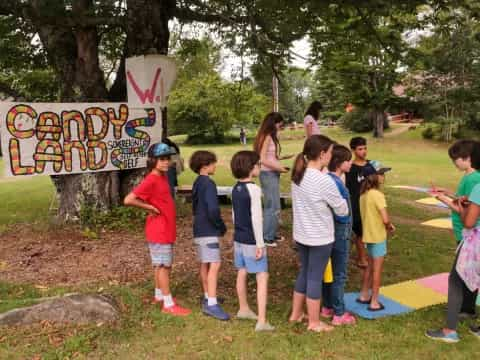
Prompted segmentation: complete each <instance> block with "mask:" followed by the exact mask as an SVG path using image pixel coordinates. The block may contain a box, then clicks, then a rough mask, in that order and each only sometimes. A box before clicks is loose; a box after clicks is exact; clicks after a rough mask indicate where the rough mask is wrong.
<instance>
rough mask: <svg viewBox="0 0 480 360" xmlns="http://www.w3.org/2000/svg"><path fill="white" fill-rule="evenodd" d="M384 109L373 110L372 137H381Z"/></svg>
mask: <svg viewBox="0 0 480 360" xmlns="http://www.w3.org/2000/svg"><path fill="white" fill-rule="evenodd" d="M384 124H385V111H383V110H379V109H376V110H374V112H373V137H377V138H383V127H384Z"/></svg>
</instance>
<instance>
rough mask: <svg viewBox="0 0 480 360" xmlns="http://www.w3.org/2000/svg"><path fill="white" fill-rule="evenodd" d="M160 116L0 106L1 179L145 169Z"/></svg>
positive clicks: (114, 106) (141, 111) (98, 108)
mask: <svg viewBox="0 0 480 360" xmlns="http://www.w3.org/2000/svg"><path fill="white" fill-rule="evenodd" d="M161 132H162V122H161V113H160V111H156V110H155V109H154V108H138V107H136V108H135V107H131V106H130V105H129V104H128V105H127V104H123V103H99V104H95V103H78V104H76V103H66V104H61V103H58V104H47V103H33V104H32V103H30V104H21V103H0V134H1V135H2V147H3V149H2V150H3V154H4V160H5V168H6V175H9V176H25V175H62V174H74V173H81V172H95V171H108V170H110V171H111V170H123V169H133V168H139V167H145V164H146V156H147V150H148V146H149V145H150V144H151V143H153V142H157V141H160V139H161Z"/></svg>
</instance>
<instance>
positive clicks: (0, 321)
mask: <svg viewBox="0 0 480 360" xmlns="http://www.w3.org/2000/svg"><path fill="white" fill-rule="evenodd" d="M118 318H119V311H118V307H117V304H116V303H115V301H114V300H113V299H111V298H109V297H107V296H105V295H101V294H75V295H68V296H64V297H59V298H56V299H53V300H48V301H44V302H42V303H40V304H36V305H33V306H29V307H25V308H19V309H14V310H11V311H8V312H6V313H3V314H0V326H16V325H28V324H33V323H37V322H41V321H48V322H54V323H68V324H86V323H108V322H113V321H115V320H117V319H118Z"/></svg>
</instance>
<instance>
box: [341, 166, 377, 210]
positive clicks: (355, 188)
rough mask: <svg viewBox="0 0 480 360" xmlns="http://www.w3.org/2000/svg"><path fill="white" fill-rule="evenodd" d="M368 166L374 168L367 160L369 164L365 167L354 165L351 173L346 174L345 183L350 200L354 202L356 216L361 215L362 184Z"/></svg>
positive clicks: (353, 208) (353, 207)
mask: <svg viewBox="0 0 480 360" xmlns="http://www.w3.org/2000/svg"><path fill="white" fill-rule="evenodd" d="M367 166H372V165H370V163H369V162H368V160H367V163H366V164H365V165H363V166H361V165H356V164H352V167H351V169H350V172H348V173H346V174H345V178H346V179H345V183H346V185H347V188H348V191H349V192H350V200H351V201H352V213H353V214H354V216H355V215H356V214H360V204H359V202H360V184H361V183H362V181H363V179H364V178H365V177H364V176H363V169H365V167H367Z"/></svg>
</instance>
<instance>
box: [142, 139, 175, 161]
mask: <svg viewBox="0 0 480 360" xmlns="http://www.w3.org/2000/svg"><path fill="white" fill-rule="evenodd" d="M176 153H177V152H176V151H175V149H174V148H173V147H171V146H168V145H167V144H164V143H162V142H159V143H156V144H153V145H152V146H150V149H148V156H149V157H161V156H171V155H175V154H176Z"/></svg>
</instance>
